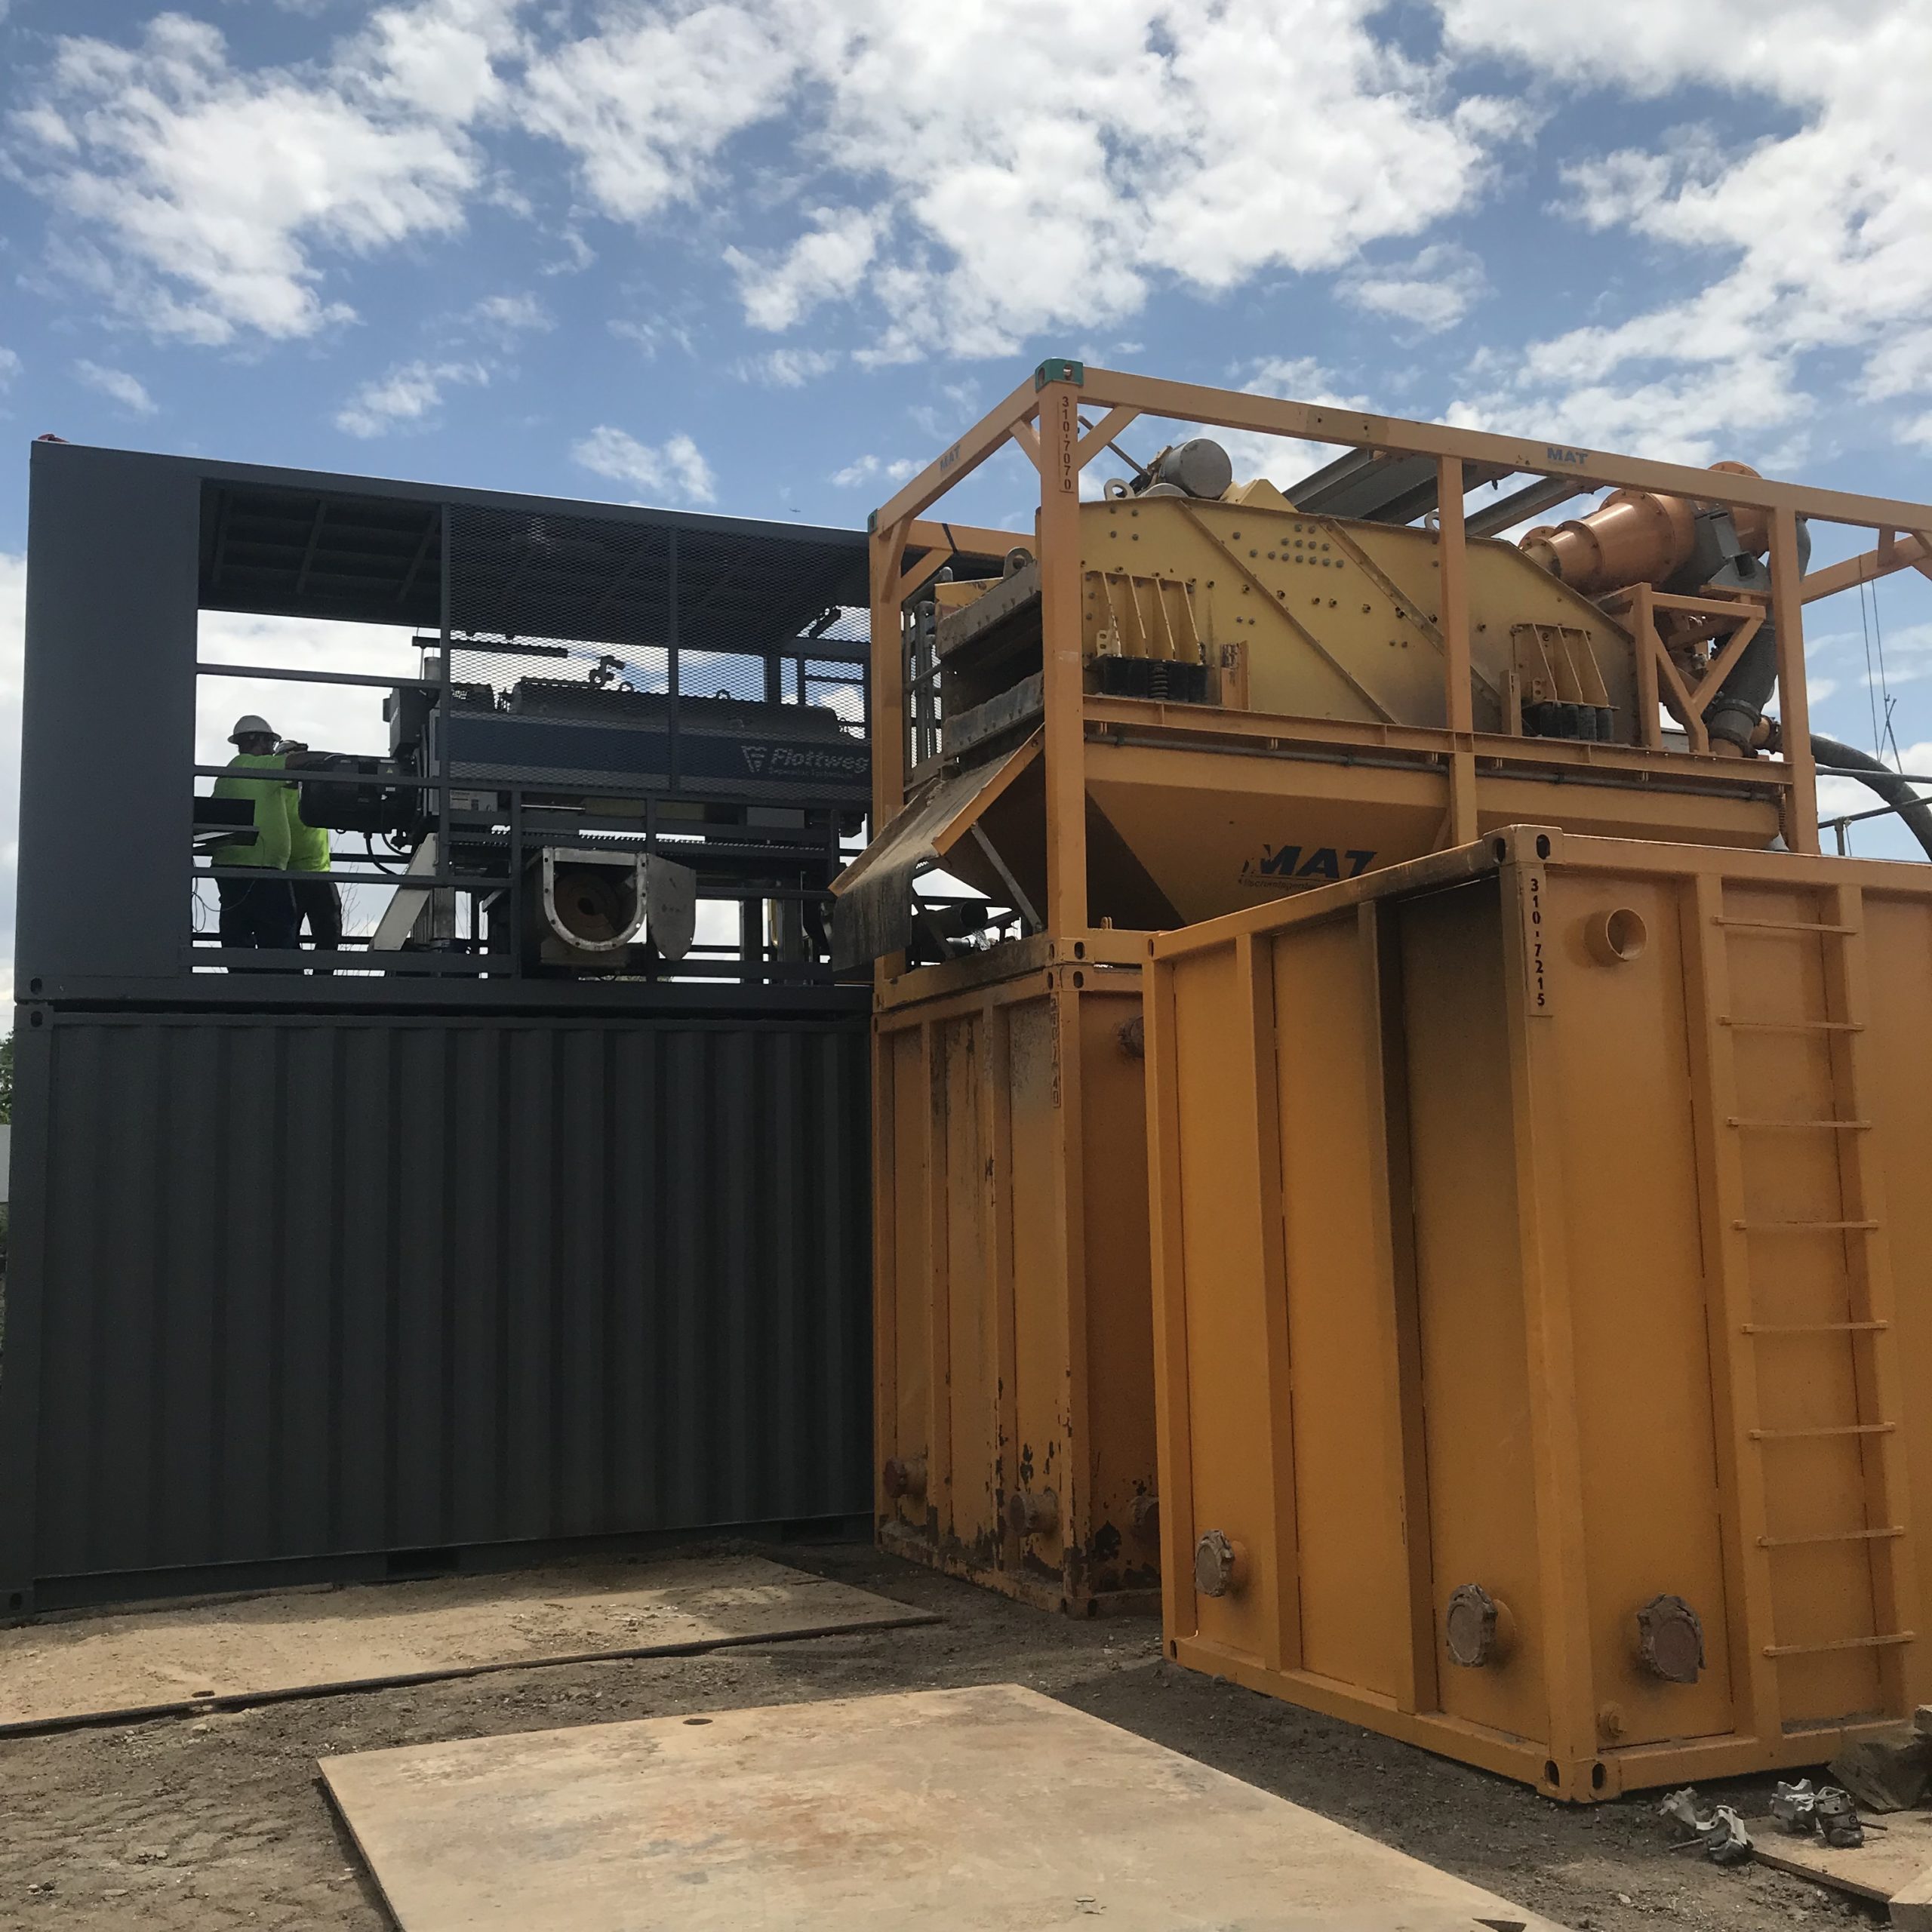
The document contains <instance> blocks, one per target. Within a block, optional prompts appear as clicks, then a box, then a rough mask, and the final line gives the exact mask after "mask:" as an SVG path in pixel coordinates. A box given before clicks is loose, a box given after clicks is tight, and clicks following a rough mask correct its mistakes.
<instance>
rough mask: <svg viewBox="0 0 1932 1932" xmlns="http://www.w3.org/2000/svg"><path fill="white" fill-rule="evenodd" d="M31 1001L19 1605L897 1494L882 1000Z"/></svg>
mask: <svg viewBox="0 0 1932 1932" xmlns="http://www.w3.org/2000/svg"><path fill="white" fill-rule="evenodd" d="M22 1019H23V1025H22V1026H21V1029H20V1033H19V1035H18V1038H19V1039H20V1069H19V1085H18V1089H17V1098H16V1101H15V1113H14V1118H15V1121H16V1124H17V1132H16V1136H15V1148H16V1152H15V1156H14V1201H15V1205H14V1261H15V1268H14V1277H13V1279H12V1281H11V1283H10V1284H9V1287H10V1293H9V1307H8V1318H7V1333H6V1337H5V1347H6V1353H5V1363H4V1371H5V1373H4V1377H0V1611H4V1610H5V1608H7V1607H10V1606H9V1596H10V1595H11V1594H12V1593H14V1592H18V1593H20V1595H21V1597H22V1598H23V1602H24V1604H25V1605H26V1607H30V1606H31V1603H32V1595H33V1592H34V1590H35V1586H36V1585H37V1584H38V1585H44V1584H45V1583H47V1582H48V1580H55V1579H60V1580H66V1582H65V1583H63V1585H62V1586H61V1587H60V1589H59V1590H58V1591H57V1592H50V1593H44V1594H49V1595H60V1597H62V1598H63V1599H65V1598H72V1596H74V1595H80V1594H86V1593H88V1587H90V1586H76V1585H75V1583H74V1581H73V1580H76V1579H83V1578H85V1579H89V1580H92V1583H93V1584H94V1585H98V1586H100V1587H101V1588H102V1589H106V1587H107V1586H108V1584H109V1580H111V1579H112V1577H113V1576H114V1575H115V1574H116V1573H123V1574H125V1573H128V1572H142V1571H180V1570H181V1569H183V1568H192V1567H198V1566H202V1565H212V1564H253V1563H262V1562H266V1561H276V1560H280V1559H285V1558H326V1557H329V1556H331V1555H346V1554H349V1553H355V1552H379V1551H385V1550H398V1549H426V1548H449V1547H457V1546H469V1545H478V1544H488V1543H518V1542H525V1541H531V1540H550V1539H555V1538H559V1537H575V1536H586V1535H603V1534H620V1533H629V1532H637V1531H661V1530H671V1529H687V1528H694V1527H700V1526H709V1525H727V1524H734V1523H750V1522H767V1521H777V1520H780V1519H789V1518H811V1517H822V1516H829V1515H848V1514H851V1513H854V1512H861V1511H863V1510H865V1509H867V1508H868V1507H869V1501H870V1481H869V1473H868V1471H869V1441H870V1434H869V1432H870V1420H869V1313H868V1310H869V1297H870V1286H869V1267H870V1263H869V1226H868V1220H867V1215H868V1206H867V1203H868V1198H869V1185H868V1179H867V1151H866V1150H867V1124H866V1122H867V1105H866V1041H865V1036H864V1033H863V1021H862V1020H860V1021H857V1022H846V1023H826V1022H815V1021H804V1020H799V1021H792V1022H779V1021H772V1022H764V1021H755V1022H741V1021H736V1020H716V1021H711V1022H694V1021H691V1020H669V1019H662V1018H660V1019H657V1020H652V1019H648V1018H645V1019H637V1020H632V1019H629V1018H611V1017H603V1018H592V1017H537V1018H521V1017H517V1018H512V1017H504V1016H500V1015H499V1016H495V1017H490V1018H488V1019H481V1018H475V1019H466V1018H457V1017H450V1018H444V1017H425V1018H414V1017H398V1016H393V1015H389V1016H383V1017H376V1018H368V1019H364V1018H357V1017H347V1016H330V1017H321V1016H301V1015H291V1016H288V1017H264V1016H261V1015H258V1014H229V1015H220V1016H214V1015H200V1016H195V1017H187V1016H182V1015H172V1014H146V1015H143V1014H124V1015H114V1016H111V1017H110V1016H105V1015H98V1014H94V1015H90V1014H66V1013H60V1012H57V1011H55V1012H48V1011H45V1010H42V1009H38V1008H36V1009H33V1010H32V1011H30V1012H29V1011H23V1015H22ZM11 1607H14V1608H15V1609H18V1608H20V1607H23V1604H12V1605H11Z"/></svg>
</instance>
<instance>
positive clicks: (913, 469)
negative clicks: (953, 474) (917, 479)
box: [832, 456, 924, 490]
mask: <svg viewBox="0 0 1932 1932" xmlns="http://www.w3.org/2000/svg"><path fill="white" fill-rule="evenodd" d="M923 467H924V466H923V465H922V464H921V463H920V461H919V460H918V457H894V458H893V459H892V460H891V461H890V462H888V461H887V460H885V459H884V457H876V456H862V457H859V458H857V460H856V461H854V462H851V463H848V464H847V465H846V466H845V467H844V469H835V470H834V471H833V472H832V481H833V482H834V483H835V485H837V486H838V488H840V489H841V490H854V489H857V488H858V486H859V485H860V484H861V483H872V482H886V483H903V482H904V481H905V480H906V478H907V477H909V476H912V475H917V474H918V472H919V470H920V469H921V468H923Z"/></svg>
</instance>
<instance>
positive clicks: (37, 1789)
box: [0, 1544, 1884, 1932]
mask: <svg viewBox="0 0 1932 1932" xmlns="http://www.w3.org/2000/svg"><path fill="white" fill-rule="evenodd" d="M771 1553H773V1554H776V1555H779V1556H780V1557H781V1558H782V1559H783V1560H784V1561H788V1562H790V1563H792V1564H796V1565H797V1566H798V1567H799V1568H801V1569H806V1570H811V1571H816V1572H817V1573H818V1574H820V1575H823V1576H828V1577H836V1578H838V1580H841V1581H843V1582H846V1583H856V1584H859V1585H861V1586H863V1587H865V1588H866V1589H872V1590H876V1591H878V1592H880V1593H881V1595H885V1596H888V1597H891V1598H895V1599H897V1601H900V1602H903V1603H906V1604H911V1605H913V1606H915V1607H918V1608H920V1609H922V1610H933V1611H940V1612H941V1613H942V1614H943V1616H944V1617H945V1621H944V1622H943V1623H939V1624H936V1625H932V1626H926V1627H923V1628H920V1629H906V1630H896V1631H891V1632H884V1633H878V1634H874V1635H864V1636H853V1637H835V1638H820V1639H817V1640H814V1641H804V1642H789V1643H774V1644H764V1645H759V1646H754V1647H746V1648H744V1649H740V1650H731V1651H721V1652H716V1653H713V1654H710V1655H708V1656H703V1657H672V1658H660V1659H655V1660H636V1661H628V1662H623V1663H605V1664H593V1665H589V1666H561V1667H558V1668H554V1669H544V1668H534V1669H518V1670H515V1671H510V1672H504V1673H503V1674H502V1675H491V1676H485V1677H478V1678H469V1679H467V1680H463V1681H457V1682H451V1683H444V1684H423V1685H418V1686H415V1687H411V1688H408V1689H403V1690H387V1691H376V1692H367V1693H358V1694H349V1695H344V1696H339V1697H321V1698H317V1699H315V1700H309V1701H305V1702H301V1703H284V1704H272V1705H268V1706H262V1707H260V1708H257V1709H253V1710H246V1711H237V1712H224V1713H220V1714H216V1715H208V1716H202V1717H192V1718H166V1719H161V1720H158V1721H154V1722H151V1723H146V1724H134V1725H128V1726H122V1727H115V1728H112V1729H103V1730H83V1731H77V1732H69V1733H66V1734H60V1735H54V1736H48V1737H26V1738H12V1739H6V1740H0V1927H9V1928H11V1927H36V1928H38V1927H48V1928H51V1927H55V1926H58V1927H63V1928H65V1927H120V1926H159V1927H184V1928H185V1927H195V1928H198V1932H217V1928H226V1927H291V1928H293V1927H304V1928H307V1927H318V1928H324V1927H327V1928H338V1927H339V1928H343V1932H348V1928H355V1932H382V1928H383V1927H385V1926H386V1925H387V1924H388V1923H389V1920H388V1916H387V1915H386V1912H384V1911H383V1908H382V1906H381V1905H380V1902H379V1901H378V1900H377V1895H376V1893H375V1891H374V1887H373V1886H372V1885H371V1884H370V1883H369V1881H368V1878H366V1876H365V1874H364V1873H363V1872H362V1870H361V1866H360V1863H359V1861H358V1859H357V1858H356V1856H355V1853H354V1851H353V1850H352V1848H351V1847H350V1844H349V1841H348V1838H347V1836H346V1833H345V1832H343V1829H342V1828H341V1826H340V1823H339V1821H338V1820H337V1818H336V1817H335V1815H334V1812H333V1810H331V1807H330V1805H329V1804H328V1800H327V1799H326V1798H325V1796H324V1795H323V1792H322V1790H321V1786H320V1784H319V1783H318V1779H317V1777H316V1772H315V1761H316V1760H317V1759H318V1758H321V1757H324V1756H326V1755H329V1754H330V1753H332V1752H349V1751H362V1750H368V1749H375V1748H378V1747H381V1746H390V1745H401V1744H428V1743H438V1742H441V1741H443V1740H448V1739H452V1738H461V1737H477V1736H481V1735H490V1734H503V1733H506V1732H511V1731H518V1730H549V1729H553V1728H555V1727H558V1726H561V1725H566V1724H595V1723H601V1722H607V1721H611V1720H614V1719H618V1718H637V1717H651V1716H658V1715H672V1714H676V1713H678V1712H687V1711H692V1712H695V1711H703V1710H707V1709H716V1708H720V1707H728V1706H743V1705H755V1704H776V1703H791V1702H793V1701H795V1700H801V1699H805V1698H814V1697H854V1696H861V1695H863V1694H866V1692H868V1691H875V1690H909V1689H916V1688H921V1687H929V1686H940V1685H952V1684H979V1683H987V1682H1001V1681H1003V1682H1014V1683H1020V1684H1029V1685H1031V1686H1032V1687H1034V1688H1035V1690H1041V1691H1044V1692H1045V1693H1046V1694H1048V1695H1049V1696H1051V1697H1058V1698H1060V1699H1062V1700H1063V1701H1065V1702H1066V1703H1069V1704H1071V1705H1072V1706H1075V1708H1077V1709H1081V1710H1083V1711H1089V1712H1092V1713H1093V1714H1094V1715H1096V1716H1097V1717H1101V1718H1106V1719H1107V1720H1108V1721H1109V1722H1111V1723H1114V1724H1120V1725H1121V1726H1123V1727H1125V1728H1126V1729H1128V1730H1133V1731H1136V1732H1138V1733H1139V1734H1140V1735H1141V1736H1143V1737H1149V1738H1152V1739H1155V1740H1157V1741H1158V1742H1159V1743H1162V1744H1165V1745H1168V1746H1171V1747H1172V1748H1173V1749H1175V1750H1177V1751H1182V1752H1186V1754H1187V1755H1189V1756H1190V1757H1192V1758H1198V1759H1200V1760H1201V1761H1202V1762H1204V1763H1206V1764H1213V1765H1215V1766H1217V1767H1219V1768H1220V1769H1221V1770H1224V1771H1228V1772H1231V1773H1232V1774H1234V1775H1235V1777H1240V1778H1244V1779H1246V1780H1247V1781H1248V1782H1249V1783H1251V1784H1254V1785H1257V1786H1261V1787H1263V1789H1266V1790H1269V1791H1273V1792H1279V1793H1280V1794H1281V1795H1282V1796H1283V1797H1284V1798H1291V1799H1292V1800H1293V1801H1294V1802H1295V1803H1297V1804H1304V1805H1306V1806H1308V1807H1309V1808H1310V1809H1312V1810H1316V1811H1319V1812H1321V1813H1322V1814H1324V1815H1326V1816H1327V1817H1331V1818H1334V1819H1337V1820H1340V1821H1341V1822H1342V1823H1344V1824H1347V1825H1351V1826H1355V1828H1356V1829H1358V1830H1361V1831H1363V1832H1367V1833H1368V1834H1370V1835H1371V1836H1373V1837H1375V1838H1380V1839H1383V1840H1384V1841H1386V1842H1387V1843H1389V1844H1392V1845H1395V1846H1398V1847H1401V1849H1402V1850H1405V1851H1407V1852H1410V1853H1411V1854H1414V1855H1415V1856H1417V1857H1421V1858H1424V1859H1427V1860H1430V1861H1431V1862H1432V1863H1435V1864H1437V1865H1439V1866H1442V1867H1444V1869H1447V1870H1449V1871H1451V1872H1458V1873H1460V1874H1461V1875H1463V1877H1464V1878H1469V1879H1470V1880H1472V1881H1475V1883H1477V1884H1481V1885H1484V1886H1487V1887H1489V1888H1491V1890H1494V1891H1497V1892H1500V1893H1501V1894H1503V1895H1504V1896H1505V1897H1509V1898H1512V1899H1515V1900H1518V1901H1519V1902H1520V1903H1522V1904H1524V1905H1527V1906H1531V1907H1533V1908H1534V1909H1536V1910H1537V1911H1539V1912H1543V1913H1544V1914H1546V1915H1547V1916H1549V1917H1550V1918H1554V1919H1555V1920H1557V1921H1558V1922H1559V1923H1561V1924H1564V1925H1567V1926H1571V1927H1574V1928H1576V1932H1638V1928H1640V1927H1641V1928H1646V1932H1648V1928H1654V1927H1660V1926H1686V1927H1695V1928H1697V1932H1765V1928H1767V1927H1785V1926H1790V1925H1811V1926H1817V1927H1821V1928H1822V1927H1825V1926H1826V1925H1829V1924H1838V1925H1847V1924H1849V1925H1875V1924H1882V1923H1883V1922H1884V1915H1883V1914H1882V1913H1881V1912H1879V1911H1878V1910H1877V1909H1875V1908H1871V1907H1865V1906H1858V1905H1856V1904H1854V1903H1850V1901H1847V1900H1840V1899H1838V1898H1837V1897H1834V1896H1833V1895H1832V1894H1828V1893H1826V1892H1824V1891H1823V1890H1820V1889H1818V1888H1817V1887H1814V1886H1811V1885H1809V1884H1805V1883H1804V1882H1803V1881H1801V1880H1798V1879H1795V1878H1787V1877H1786V1876H1784V1875H1782V1874H1780V1873H1778V1872H1771V1871H1769V1870H1767V1869H1763V1868H1761V1867H1747V1868H1746V1869H1743V1870H1741V1871H1730V1872H1727V1871H1720V1870H1718V1869H1716V1868H1715V1867H1714V1866H1711V1865H1709V1863H1706V1861H1705V1860H1703V1858H1702V1857H1700V1856H1699V1855H1698V1854H1695V1853H1685V1852H1673V1851H1672V1850H1670V1849H1669V1847H1670V1846H1671V1844H1672V1841H1673V1840H1674V1838H1675V1837H1676V1836H1677V1834H1676V1833H1675V1832H1672V1831H1671V1830H1669V1829H1667V1828H1666V1827H1665V1826H1662V1825H1660V1823H1659V1822H1658V1821H1657V1817H1656V1816H1655V1800H1654V1798H1646V1797H1644V1796H1641V1795H1639V1796H1638V1797H1635V1798H1627V1799H1625V1800H1623V1801H1620V1802H1619V1803H1616V1804H1604V1805H1600V1806H1597V1807H1592V1808H1589V1809H1585V1810H1572V1809H1570V1808H1568V1807H1564V1806H1560V1805H1557V1804H1551V1803H1549V1802H1547V1801H1545V1800H1543V1799H1542V1798H1538V1797H1537V1796H1536V1795H1534V1793H1533V1792H1529V1791H1527V1790H1525V1789H1521V1787H1519V1786H1515V1785H1512V1784H1509V1783H1505V1782H1504V1781H1503V1780H1501V1779H1500V1778H1494V1777H1489V1776H1488V1775H1487V1774H1484V1773H1483V1772H1481V1771H1475V1770H1469V1769H1467V1768H1466V1767H1463V1766H1462V1765H1460V1764H1450V1763H1447V1762H1444V1761H1442V1760H1441V1759H1438V1758H1431V1757H1429V1756H1427V1755H1425V1754H1424V1753H1423V1752H1418V1751H1414V1750H1411V1749H1408V1748H1407V1747H1406V1746H1402V1745H1400V1744H1397V1743H1392V1742H1391V1741H1390V1740H1387V1739H1386V1738H1382V1737H1376V1736H1374V1735H1372V1734H1370V1733H1367V1732H1365V1731H1362V1730H1357V1729H1356V1728H1355V1727H1353V1726H1352V1725H1349V1724H1342V1723H1339V1722H1337V1721H1334V1720H1333V1719H1331V1718H1323V1717H1317V1716H1315V1715H1311V1714H1310V1713H1309V1712H1304V1711H1298V1710H1295V1709H1292V1708H1291V1707H1290V1706H1287V1705H1284V1704H1280V1703H1275V1701H1274V1700H1272V1699H1269V1698H1266V1697H1260V1696H1258V1695H1257V1694H1254V1693H1253V1692H1251V1691H1247V1690H1240V1689H1238V1688H1237V1687H1235V1686H1233V1685H1231V1684H1221V1683H1217V1682H1215V1681H1211V1680H1209V1679H1207V1678H1201V1677H1197V1676H1194V1675H1190V1674H1189V1672H1186V1671H1183V1670H1180V1669H1177V1667H1175V1666H1173V1665H1171V1664H1169V1663H1166V1662H1165V1661H1164V1660H1163V1659H1162V1657H1161V1654H1160V1628H1159V1624H1158V1620H1155V1619H1154V1618H1152V1617H1147V1618H1140V1617H1135V1618H1118V1619H1102V1620H1094V1621H1090V1622H1085V1623H1074V1622H1071V1621H1069V1620H1066V1619H1063V1618H1059V1617H1050V1616H1046V1615H1044V1614H1041V1613H1039V1612H1038V1611H1032V1610H1028V1609H1026V1608H1023V1607H1021V1606H1020V1605H1017V1604H1012V1603H1010V1602H1008V1601H1007V1600H1006V1599H1005V1598H1001V1597H999V1596H996V1595H992V1594H991V1593H990V1592H985V1591H982V1590H980V1589H975V1588H974V1587H972V1586H970V1585H968V1584H964V1583H957V1582H955V1581H953V1580H950V1579H949V1578H946V1577H937V1576H934V1575H933V1574H931V1573H930V1572H928V1571H924V1570H922V1569H919V1568H918V1567H914V1566H912V1565H910V1564H905V1563H903V1562H900V1561H898V1560H897V1559H896V1558H891V1557H887V1556H883V1555H879V1554H878V1553H877V1552H875V1551H873V1550H872V1549H868V1548H866V1547H864V1546H855V1545H850V1544H816V1545H803V1546H801V1545H790V1546H786V1548H785V1549H783V1550H780V1551H777V1552H771ZM1709 1789H1710V1790H1711V1791H1712V1792H1718V1793H1719V1794H1720V1795H1723V1796H1724V1798H1726V1799H1727V1801H1729V1802H1730V1803H1733V1804H1737V1807H1738V1808H1739V1809H1740V1811H1742V1812H1743V1814H1745V1815H1746V1817H1747V1818H1751V1817H1755V1816H1761V1814H1762V1813H1763V1810H1764V1798H1765V1796H1766V1795H1767V1792H1768V1791H1769V1789H1770V1780H1740V1781H1738V1782H1737V1783H1734V1784H1731V1785H1729V1786H1721V1787H1720V1786H1712V1787H1709Z"/></svg>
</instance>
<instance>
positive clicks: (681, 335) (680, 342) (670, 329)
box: [610, 315, 697, 362]
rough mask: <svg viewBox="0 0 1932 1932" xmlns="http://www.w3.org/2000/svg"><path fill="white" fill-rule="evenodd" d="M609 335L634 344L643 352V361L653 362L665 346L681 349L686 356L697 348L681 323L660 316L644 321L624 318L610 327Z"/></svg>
mask: <svg viewBox="0 0 1932 1932" xmlns="http://www.w3.org/2000/svg"><path fill="white" fill-rule="evenodd" d="M610 330H611V334H613V335H615V336H621V337H623V339H624V340H625V341H626V342H634V343H636V344H637V346H638V348H639V349H641V350H642V351H643V352H644V356H645V361H648V362H655V361H657V352H658V351H659V350H660V349H662V348H663V347H665V346H666V345H667V344H668V345H669V346H670V347H672V348H673V349H682V350H683V351H684V352H685V354H686V355H696V354H697V343H695V341H694V340H693V338H692V335H691V331H690V329H689V328H688V327H686V326H685V324H683V323H682V322H674V321H669V320H668V319H667V318H665V317H664V316H662V315H654V316H652V317H651V318H648V319H647V320H645V321H637V320H635V319H634V318H625V319H624V320H622V321H614V322H612V323H611V325H610Z"/></svg>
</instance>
